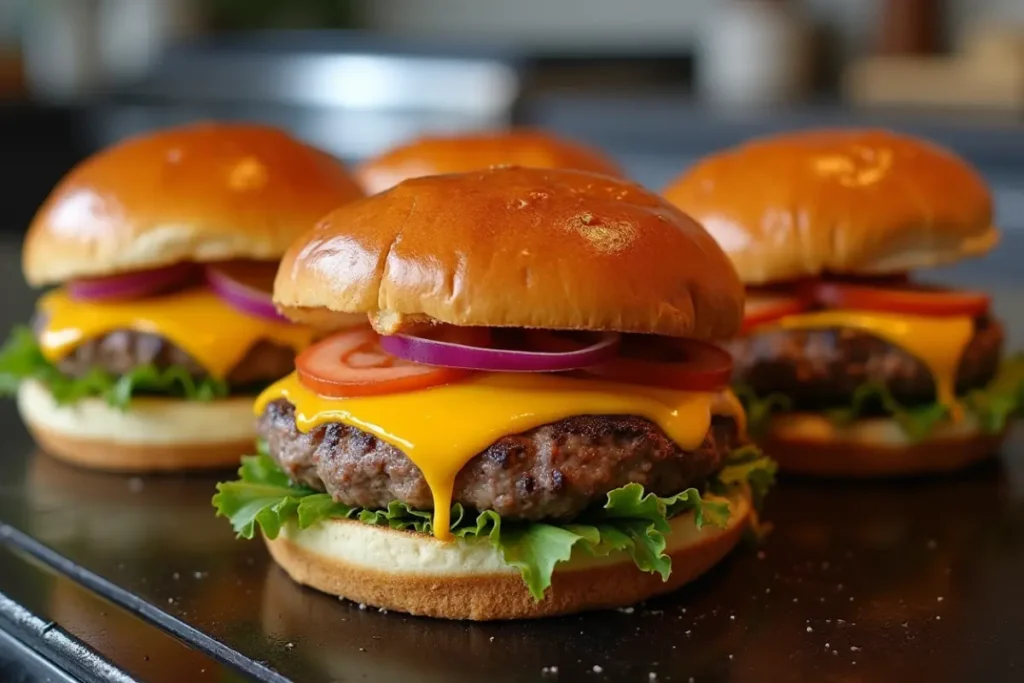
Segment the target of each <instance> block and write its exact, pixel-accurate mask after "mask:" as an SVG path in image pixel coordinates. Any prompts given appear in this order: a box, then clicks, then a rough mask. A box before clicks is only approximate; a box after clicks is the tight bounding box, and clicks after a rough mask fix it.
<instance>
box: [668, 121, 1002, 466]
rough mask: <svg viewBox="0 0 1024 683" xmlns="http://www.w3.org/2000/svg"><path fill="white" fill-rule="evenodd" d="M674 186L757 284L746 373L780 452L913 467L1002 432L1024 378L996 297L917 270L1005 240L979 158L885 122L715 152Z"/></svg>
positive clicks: (741, 347) (742, 346)
mask: <svg viewBox="0 0 1024 683" xmlns="http://www.w3.org/2000/svg"><path fill="white" fill-rule="evenodd" d="M664 194H665V196H666V197H667V198H668V199H669V200H670V201H672V202H673V203H675V204H676V205H677V206H679V207H680V208H682V209H683V210H684V211H686V212H688V213H689V214H690V215H692V216H693V217H694V218H696V219H697V220H698V221H700V222H702V223H703V224H704V226H705V227H706V228H707V230H708V231H709V232H710V233H711V234H712V235H713V236H714V237H715V238H716V239H717V240H718V243H719V244H720V245H722V247H723V248H724V249H725V251H726V252H727V253H728V255H729V257H730V258H731V259H732V262H733V264H735V266H736V268H737V270H738V271H739V274H740V277H741V278H742V279H743V281H744V282H745V283H746V285H747V287H748V293H747V302H746V319H745V321H744V327H743V334H742V336H740V337H739V338H738V339H737V340H736V341H735V342H734V343H733V344H732V345H731V350H732V352H733V356H734V359H735V370H734V380H735V383H736V385H737V389H738V393H739V394H740V396H741V397H742V398H743V399H744V401H745V402H746V405H747V409H748V414H749V415H750V417H751V431H752V433H754V434H755V435H756V436H757V437H758V438H759V439H760V444H761V445H762V446H763V447H764V448H765V450H766V451H767V452H768V453H769V454H770V455H772V456H773V457H774V458H776V459H777V460H778V461H779V465H780V467H782V468H783V469H789V470H792V471H795V472H803V473H808V474H817V475H839V476H875V475H897V474H912V473H923V472H934V471H943V470H952V469H956V468H960V467H963V466H966V465H967V464H969V463H971V462H973V461H976V460H979V459H981V458H984V457H986V456H988V455H990V454H991V453H993V451H994V450H996V449H997V448H998V446H999V445H1000V443H1001V441H1002V439H1003V436H1004V433H1005V426H1006V419H1007V417H1008V415H1009V414H1010V413H1012V412H1013V411H1015V410H1016V409H1017V408H1018V407H1019V405H1020V401H1021V382H1020V381H1019V379H1018V378H1019V376H1020V373H1019V370H1018V369H1015V368H1013V367H1010V366H1007V367H1006V372H1005V373H1004V374H1000V375H998V376H997V374H998V371H999V368H1000V352H1001V348H1002V345H1003V328H1002V326H1001V325H1000V323H999V321H998V320H997V319H996V318H995V317H994V316H993V315H992V312H991V311H990V307H989V297H988V296H987V295H986V294H984V293H983V292H975V291H964V290H957V289H951V288H947V287H942V286H937V285H925V284H921V283H918V282H916V281H914V280H913V279H912V277H911V272H912V271H915V270H918V269H922V268H927V267H931V266H941V265H945V264H951V263H955V262H957V261H960V260H961V259H965V258H968V257H974V256H980V255H982V254H985V253H986V252H988V251H989V250H991V249H992V248H993V247H994V246H995V245H996V243H997V242H998V240H999V233H998V230H997V229H996V228H995V226H994V225H993V221H992V197H991V195H990V193H989V191H988V189H987V188H986V186H985V183H984V181H983V180H982V178H981V177H980V176H979V174H978V173H977V172H976V171H975V170H974V169H973V168H971V167H970V166H969V165H968V164H967V163H966V162H965V161H964V160H962V159H960V158H957V157H956V156H955V155H953V154H952V153H950V152H948V151H946V150H944V149H942V148H940V147H937V146H935V145H933V144H930V143H928V142H925V141H923V140H919V139H915V138H911V137H905V136H902V135H896V134H894V133H888V132H884V131H870V130H867V131H859V130H847V131H814V132H805V133H794V134H786V135H780V136H777V137H771V138H766V139H762V140H757V141H753V142H750V143H748V144H745V145H742V146H740V147H737V148H734V149H730V150H727V151H724V152H722V153H719V154H716V155H714V156H711V157H709V158H707V159H705V160H703V161H701V162H699V163H698V164H697V165H696V166H695V167H694V168H693V169H692V170H690V171H689V172H688V173H686V174H685V175H684V176H683V177H681V178H679V179H678V180H676V181H675V182H674V183H672V184H671V185H670V186H669V187H668V188H667V189H666V191H665V193H664ZM1015 374H1016V375H1017V376H1016V377H1015V376H1014V375H1015Z"/></svg>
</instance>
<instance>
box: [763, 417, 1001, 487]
mask: <svg viewBox="0 0 1024 683" xmlns="http://www.w3.org/2000/svg"><path fill="white" fill-rule="evenodd" d="M1005 438H1006V432H1001V433H998V434H988V433H985V432H983V431H982V430H981V427H980V425H979V424H978V422H977V420H976V419H974V418H973V417H972V416H970V415H965V416H964V418H963V419H962V420H960V421H959V422H957V423H947V424H943V425H939V426H938V427H936V428H935V429H934V430H933V431H932V433H931V434H929V435H928V436H927V437H926V438H924V439H921V440H919V441H914V440H912V439H910V438H909V437H908V436H907V435H906V433H905V432H904V431H903V429H902V428H901V427H900V425H899V423H897V422H896V420H893V419H890V418H871V419H864V420H858V421H856V422H854V423H853V424H851V425H848V426H842V427H840V426H836V425H835V424H833V423H832V421H830V420H829V419H828V418H827V417H825V416H823V415H818V414H812V413H793V414H787V415H779V416H777V417H775V418H773V420H772V422H771V425H770V427H769V429H768V432H767V434H766V435H764V436H763V437H762V438H759V439H758V440H757V442H758V445H759V446H760V447H761V448H763V449H764V452H765V453H766V454H767V455H769V456H771V457H772V458H773V459H774V460H775V461H776V462H777V463H778V464H779V469H781V470H783V471H785V472H791V473H794V474H807V475H814V476H824V477H891V476H912V475H919V474H938V473H944V472H954V471H956V470H961V469H964V468H966V467H969V466H970V465H972V464H974V463H976V462H979V461H981V460H985V459H987V458H990V457H992V456H993V455H995V454H996V453H997V452H998V451H999V447H1000V446H1001V445H1002V443H1003V440H1004V439H1005Z"/></svg>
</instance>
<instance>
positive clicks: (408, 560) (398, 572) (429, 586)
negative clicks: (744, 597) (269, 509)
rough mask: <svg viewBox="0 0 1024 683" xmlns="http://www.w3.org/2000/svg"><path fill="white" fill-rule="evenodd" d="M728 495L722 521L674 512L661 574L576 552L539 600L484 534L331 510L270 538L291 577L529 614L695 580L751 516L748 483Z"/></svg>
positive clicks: (375, 600)
mask: <svg viewBox="0 0 1024 683" xmlns="http://www.w3.org/2000/svg"><path fill="white" fill-rule="evenodd" d="M729 502H730V506H731V514H730V516H729V523H728V524H727V526H726V527H724V528H718V527H714V526H710V525H708V526H705V527H704V528H703V529H702V530H697V528H696V526H694V522H693V514H692V513H691V514H687V515H681V516H679V517H676V518H674V519H673V520H672V521H671V525H672V531H671V533H670V534H669V536H668V545H667V547H666V549H665V552H666V554H668V555H669V556H670V557H671V558H672V574H671V576H669V579H668V581H662V580H661V576H660V575H658V574H650V573H647V572H643V571H640V570H639V569H638V568H637V567H636V565H635V564H633V560H632V559H631V558H630V557H629V556H628V555H627V554H626V553H623V552H615V553H611V554H609V555H607V556H605V557H590V556H587V555H583V554H574V555H573V557H572V559H570V560H569V561H568V562H563V563H560V564H558V565H557V566H556V568H555V573H554V576H553V578H552V584H551V587H550V588H549V589H548V591H547V593H546V594H545V596H544V599H543V600H540V601H535V600H534V599H533V598H532V597H531V596H530V593H529V591H528V590H527V588H526V584H524V583H523V580H522V578H521V576H520V574H519V572H518V570H516V569H515V568H514V567H511V566H509V565H508V564H506V563H505V561H504V560H503V559H502V557H501V553H500V552H499V551H498V550H497V549H496V548H494V546H492V545H491V544H490V542H489V541H487V540H486V539H465V540H455V541H452V542H450V543H446V542H443V541H438V540H437V539H435V538H433V537H432V536H427V535H425V534H419V533H415V532H409V531H395V530H393V529H389V528H387V527H381V526H371V525H368V524H363V523H362V522H358V521H352V520H330V521H328V522H324V523H322V524H319V525H316V526H314V527H310V528H309V529H303V530H299V529H298V528H297V527H296V526H295V525H294V523H293V524H291V525H288V526H286V527H285V528H284V529H282V531H281V534H280V535H279V536H278V537H277V538H276V539H274V540H267V547H268V548H269V549H270V554H271V555H272V556H273V558H274V560H276V561H277V563H278V564H279V565H281V566H282V567H283V568H284V570H285V571H286V572H288V574H289V576H291V578H292V579H294V580H295V581H296V582H298V583H301V584H304V585H306V586H311V587H313V588H316V589H317V590H320V591H323V592H325V593H331V594H333V595H338V596H341V597H343V598H348V599H349V600H352V601H354V602H359V603H362V604H366V605H372V606H373V607H379V608H384V609H388V610H394V611H398V612H407V613H409V614H416V615H422V616H428V617H438V618H442V619H472V620H476V621H487V620H495V619H530V618H535V617H546V616H553V615H556V614H571V613H575V612H582V611H585V610H594V609H607V608H613V607H624V606H627V605H632V604H635V603H637V602H640V601H642V600H646V599H647V598H650V597H653V596H655V595H661V594H662V593H667V592H669V591H673V590H676V589H677V588H679V587H680V586H682V585H683V584H685V583H688V582H689V581H692V580H693V579H695V578H697V577H698V576H700V575H701V574H703V573H704V572H706V571H707V570H708V569H710V568H711V567H713V566H714V565H715V564H717V563H718V562H719V561H720V560H721V559H722V558H723V557H725V556H726V555H727V554H728V553H729V551H730V550H732V548H733V547H734V546H735V545H736V543H737V542H739V540H740V538H741V536H742V534H743V531H744V529H745V528H746V527H747V525H748V524H749V522H750V519H751V505H750V499H749V497H748V496H747V495H746V494H745V493H744V494H742V495H736V496H735V497H733V498H730V499H729Z"/></svg>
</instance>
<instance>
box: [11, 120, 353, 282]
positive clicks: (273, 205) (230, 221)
mask: <svg viewBox="0 0 1024 683" xmlns="http://www.w3.org/2000/svg"><path fill="white" fill-rule="evenodd" d="M361 196H362V190H360V189H359V187H358V185H356V182H355V180H354V179H353V178H352V177H350V175H349V174H348V172H347V171H346V170H345V168H344V167H343V166H342V165H341V163H340V162H338V161H335V160H334V159H332V158H330V157H329V156H327V154H325V153H323V152H321V151H319V150H317V149H315V148H313V147H309V146H307V145H305V144H303V143H301V142H299V141H298V140H295V139H294V138H292V137H290V136H289V135H287V134H285V133H283V132H282V131H280V130H277V129H276V128H269V127H266V126H257V125H248V124H201V125H193V126H187V127H182V128H171V129H167V130H163V131H160V132H157V133H153V134H150V135H145V136H140V137H136V138H132V139H129V140H127V141H125V142H122V143H120V144H118V145H115V146H113V147H110V148H109V149H106V150H104V151H102V152H100V153H98V154H96V155H94V156H92V157H90V158H89V159H86V160H85V161H84V162H82V163H81V164H79V165H78V166H77V167H76V168H74V169H73V170H72V171H71V173H69V174H68V175H67V176H66V177H65V178H64V180H63V181H61V183H60V184H59V185H58V186H57V188H56V189H55V190H54V191H53V192H52V193H51V194H50V197H49V198H48V199H47V200H46V203H45V204H43V207H42V208H41V209H40V210H39V213H38V214H36V217H35V219H34V220H33V221H32V225H31V226H30V228H29V231H28V236H27V238H26V240H25V249H24V253H23V255H22V266H23V268H24V270H25V277H26V278H27V279H28V281H29V283H30V284H33V285H42V284H50V283H56V282H61V281H63V280H67V279H71V278H79V277H95V276H102V275H110V274H113V273H117V272H121V271H128V270H144V269H148V268H155V267H159V266H164V265H168V264H171V263H176V262H180V261H219V260H229V259H256V260H277V259H279V258H280V257H281V254H283V253H284V250H285V249H287V248H288V245H289V244H290V243H291V242H292V241H293V240H294V239H295V238H296V237H298V236H299V235H301V234H302V233H303V232H305V231H307V230H309V228H310V227H311V226H313V225H314V224H315V223H316V221H317V220H319V219H320V218H322V217H323V216H324V215H325V214H326V213H327V212H328V211H331V210H332V209H335V208H337V207H338V206H340V205H341V204H344V203H346V202H349V201H352V200H353V199H356V198H359V197H361Z"/></svg>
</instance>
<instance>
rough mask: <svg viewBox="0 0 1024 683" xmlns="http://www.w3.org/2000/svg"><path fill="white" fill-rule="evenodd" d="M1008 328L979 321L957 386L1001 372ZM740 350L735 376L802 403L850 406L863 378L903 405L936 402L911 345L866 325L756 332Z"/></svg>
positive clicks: (962, 389) (734, 347)
mask: <svg viewBox="0 0 1024 683" xmlns="http://www.w3.org/2000/svg"><path fill="white" fill-rule="evenodd" d="M1002 347H1003V327H1002V325H1001V324H1000V323H999V322H998V321H997V320H994V319H992V318H981V319H979V320H977V321H976V323H975V332H974V337H973V338H972V339H971V341H970V342H969V343H968V345H967V348H966V349H965V350H964V354H963V357H962V358H961V360H960V367H959V369H958V371H957V379H956V391H957V393H958V394H965V393H967V392H969V391H970V390H972V389H979V388H982V387H984V386H985V385H987V384H988V383H989V382H991V381H992V379H993V378H994V377H995V375H996V372H997V371H998V370H999V361H1000V356H1001V353H1002ZM726 348H728V349H729V352H730V353H732V355H733V363H734V370H733V379H734V381H735V382H736V383H737V384H741V385H745V386H748V387H750V388H751V389H753V390H754V392H755V393H757V394H758V395H761V396H767V395H768V394H773V393H778V394H784V395H786V396H789V397H790V398H791V399H792V400H793V404H794V408H795V409H802V410H823V409H827V408H832V407H836V406H845V405H849V402H850V399H851V397H852V396H853V393H854V392H855V391H856V390H857V388H858V387H860V386H861V385H863V384H866V383H878V384H884V385H885V386H887V387H888V388H889V391H890V392H891V393H892V395H893V397H894V398H895V399H896V400H897V401H899V402H900V403H902V404H904V405H908V406H909V405H920V404H924V403H930V402H932V401H934V400H935V380H934V378H933V377H932V375H931V372H930V371H929V370H928V368H927V366H926V365H925V364H924V363H922V362H921V361H920V360H919V359H917V358H916V357H914V356H912V355H911V354H910V353H908V352H907V351H905V350H903V349H901V348H899V347H898V346H894V345H893V344H890V343H889V342H887V341H885V340H883V339H880V338H878V337H875V336H873V335H870V334H868V333H866V332H861V331H860V330H854V329H849V328H828V329H821V330H805V329H799V330H773V329H770V328H769V329H766V330H765V331H763V332H758V331H754V332H753V333H752V334H750V335H748V336H746V337H743V338H739V339H735V340H733V341H731V342H729V343H728V344H727V345H726Z"/></svg>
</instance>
